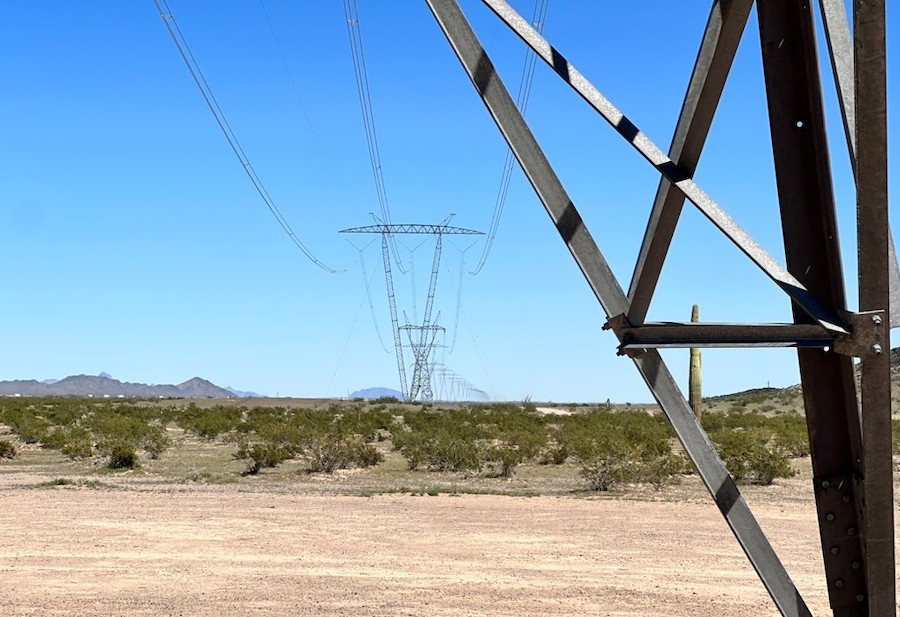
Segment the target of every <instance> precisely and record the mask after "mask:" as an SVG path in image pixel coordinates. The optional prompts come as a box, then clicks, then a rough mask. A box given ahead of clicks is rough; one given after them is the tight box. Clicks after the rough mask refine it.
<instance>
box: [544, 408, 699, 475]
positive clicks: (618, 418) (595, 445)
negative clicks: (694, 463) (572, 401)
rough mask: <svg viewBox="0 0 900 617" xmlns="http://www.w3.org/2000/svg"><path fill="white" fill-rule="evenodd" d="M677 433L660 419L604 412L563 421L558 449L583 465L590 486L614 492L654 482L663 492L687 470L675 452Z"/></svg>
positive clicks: (591, 413)
mask: <svg viewBox="0 0 900 617" xmlns="http://www.w3.org/2000/svg"><path fill="white" fill-rule="evenodd" d="M671 438H672V432H671V429H670V428H669V425H668V423H666V422H665V420H664V419H663V418H662V417H660V416H651V415H649V414H646V413H644V412H632V411H625V412H616V411H611V410H605V409H600V410H596V411H592V412H590V413H585V414H575V415H572V416H567V417H565V418H562V419H561V420H560V426H559V428H558V429H557V431H556V441H557V443H558V444H559V445H558V447H559V448H561V449H564V451H565V452H568V453H570V454H571V455H572V456H574V457H575V458H576V459H577V460H578V461H579V463H580V464H581V475H582V477H584V478H585V480H587V484H588V488H589V489H590V490H595V491H608V490H612V489H614V488H616V487H618V486H621V485H623V484H632V483H644V482H649V483H651V484H653V485H654V486H655V487H657V488H659V487H661V486H662V485H663V484H666V483H668V482H671V481H672V480H673V479H674V478H675V477H676V476H677V474H680V473H682V472H683V471H684V469H685V465H684V463H683V459H682V458H681V457H679V456H676V455H674V454H673V453H672V449H671Z"/></svg>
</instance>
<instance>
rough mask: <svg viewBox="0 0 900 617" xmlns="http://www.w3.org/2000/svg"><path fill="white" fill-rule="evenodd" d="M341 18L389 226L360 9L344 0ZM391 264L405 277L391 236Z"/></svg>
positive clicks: (350, 0)
mask: <svg viewBox="0 0 900 617" xmlns="http://www.w3.org/2000/svg"><path fill="white" fill-rule="evenodd" d="M344 15H345V17H346V20H347V35H348V36H349V39H350V55H351V57H352V58H353V73H354V75H355V76H356V90H357V93H358V95H359V106H360V111H361V112H362V119H363V126H364V128H365V133H366V144H367V146H368V149H369V160H370V162H371V164H372V177H373V178H374V180H375V193H376V195H377V196H378V205H379V207H380V208H381V219H382V221H384V222H385V223H387V224H388V225H390V224H391V209H390V205H389V204H388V198H387V191H386V190H385V186H384V174H383V173H382V168H381V153H380V152H379V150H378V134H377V131H376V126H375V113H374V111H373V109H372V95H371V92H370V91H369V76H368V69H367V67H366V54H365V48H364V47H363V39H362V30H361V28H360V25H359V7H358V6H357V3H356V0H344ZM388 241H389V244H390V248H391V252H392V254H393V256H394V262H395V263H396V264H397V269H398V270H400V272H401V273H403V274H406V270H405V269H404V268H403V262H402V261H401V260H400V255H399V253H398V252H397V247H396V245H395V243H394V238H393V236H392V235H388Z"/></svg>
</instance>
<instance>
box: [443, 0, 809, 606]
mask: <svg viewBox="0 0 900 617" xmlns="http://www.w3.org/2000/svg"><path fill="white" fill-rule="evenodd" d="M426 1H427V3H428V6H429V8H430V9H431V11H432V13H433V14H434V16H435V19H436V20H437V21H438V24H439V25H440V27H441V29H442V30H443V32H444V34H445V35H446V37H447V40H448V41H449V42H450V45H451V47H452V48H453V50H454V51H455V53H456V55H457V57H458V58H459V60H460V62H461V63H462V65H463V67H464V68H465V70H466V73H467V74H468V75H469V77H470V78H471V80H472V82H473V84H474V86H475V88H476V90H477V91H478V93H479V95H480V96H481V98H482V100H483V102H484V103H485V106H486V107H487V109H488V111H489V112H490V114H491V116H492V117H493V118H494V121H495V122H496V123H497V126H498V128H499V129H500V132H501V133H502V134H503V136H504V138H505V139H506V141H507V143H508V144H509V147H510V149H511V150H512V151H513V153H514V154H515V156H516V158H517V159H518V161H519V164H520V165H521V166H522V169H523V170H524V172H525V175H526V176H527V178H528V180H529V182H530V183H531V184H532V186H533V187H534V190H535V192H536V193H537V195H538V197H539V198H540V200H541V202H542V203H543V204H544V207H545V208H546V210H547V213H548V214H549V215H550V218H551V220H552V221H553V224H554V225H555V226H556V228H557V231H558V232H559V234H560V236H561V237H562V239H563V241H564V242H565V243H566V246H567V247H568V248H569V251H570V252H571V253H572V256H573V258H574V259H575V261H576V263H577V264H578V266H579V268H581V271H582V274H583V275H584V277H585V279H586V280H587V282H588V284H589V285H590V287H591V289H592V290H593V292H594V294H595V295H596V297H597V299H598V301H599V302H600V304H601V305H602V306H603V309H604V310H605V311H606V314H607V317H610V316H613V315H619V314H621V313H625V312H626V311H627V309H628V299H627V297H626V295H625V292H624V291H623V289H622V287H621V286H620V285H619V283H618V281H617V280H616V278H615V277H614V275H613V273H612V271H611V270H610V268H609V265H608V263H607V262H606V259H605V258H604V257H603V255H602V253H601V252H600V250H599V249H598V248H597V245H596V244H595V243H594V240H593V238H592V237H591V235H590V233H589V232H588V230H587V228H586V227H585V225H584V222H583V220H582V219H581V216H580V214H579V213H578V210H577V209H576V207H575V205H574V204H573V203H572V201H571V199H570V198H569V196H568V194H567V193H566V191H565V189H564V188H563V186H562V184H561V182H560V181H559V178H558V177H557V176H556V173H555V172H554V171H553V169H552V167H551V166H550V163H549V162H548V161H547V159H546V157H545V156H544V153H543V152H542V150H541V148H540V146H539V145H538V144H537V141H536V140H535V139H534V136H533V135H532V134H531V131H530V130H529V129H528V126H527V124H526V123H525V120H524V119H523V118H522V115H521V114H520V113H519V110H518V109H517V108H516V105H515V103H514V102H513V100H512V97H510V95H509V92H508V91H507V89H506V87H505V86H504V85H503V83H502V82H501V80H500V77H499V76H498V75H497V73H496V71H495V70H494V67H493V64H492V63H491V61H490V59H489V58H488V56H487V54H486V52H485V51H484V49H483V48H482V46H481V44H480V43H479V41H478V39H477V37H476V36H475V33H474V32H473V31H472V29H471V26H470V25H469V23H468V21H467V20H466V18H465V16H464V15H463V13H462V11H461V10H460V8H459V6H458V5H457V3H456V1H455V0H426ZM633 361H634V363H635V366H636V367H637V369H638V371H639V372H640V373H641V376H642V377H643V378H644V381H645V382H646V383H647V385H648V387H649V388H650V390H651V392H652V393H653V396H654V397H655V398H656V400H657V401H658V402H659V404H660V406H661V407H662V408H663V410H664V411H665V413H666V415H667V417H668V418H669V421H670V422H671V423H672V426H673V428H674V430H675V433H676V435H677V436H678V438H679V440H680V441H681V443H682V445H683V446H684V448H685V452H687V454H688V456H689V457H690V458H691V460H692V461H693V462H694V464H695V465H696V467H697V471H698V473H699V475H700V477H701V478H702V479H703V482H704V484H705V485H706V487H707V489H708V490H709V492H710V494H711V495H712V496H713V499H714V500H715V502H716V505H717V506H718V507H719V510H720V512H721V513H722V515H723V516H724V518H725V520H726V521H727V522H728V525H729V526H730V527H731V529H732V532H733V533H734V535H735V537H736V538H737V539H738V542H739V543H740V544H741V547H742V548H743V549H744V551H745V553H746V554H747V557H748V559H749V560H750V562H751V564H752V565H753V567H754V568H755V569H756V571H757V573H758V574H759V576H760V578H761V579H762V581H763V584H764V585H765V586H766V589H767V590H768V591H769V593H770V595H771V596H772V598H773V600H774V601H775V604H776V605H777V606H778V608H779V610H780V611H781V612H782V614H784V615H788V616H792V617H793V616H797V617H799V616H808V615H810V612H809V609H808V608H807V606H806V603H805V602H804V601H803V599H802V597H801V596H800V594H799V592H798V591H797V589H796V587H795V586H794V584H793V582H792V581H791V579H790V577H789V576H788V574H787V572H786V571H785V569H784V567H783V565H782V564H781V562H780V561H779V559H778V556H777V555H776V554H775V551H774V550H773V549H772V546H771V545H770V544H769V541H768V539H767V538H766V536H765V534H764V533H763V532H762V530H761V529H760V527H759V525H758V523H757V522H756V519H755V518H754V517H753V514H752V513H751V512H750V509H749V507H748V506H747V503H746V502H745V501H744V499H743V497H742V496H741V494H740V491H739V490H738V488H737V486H736V485H735V484H734V481H733V480H732V478H731V476H729V475H728V472H727V471H726V469H725V465H724V464H723V463H722V460H721V459H720V458H719V456H718V454H717V453H716V450H715V448H714V447H713V445H712V443H710V441H709V439H708V437H707V436H706V433H705V432H704V431H703V429H702V427H701V426H700V423H699V421H698V419H697V417H696V416H695V415H694V414H693V412H692V411H691V409H690V407H689V406H688V404H687V401H686V400H685V398H684V396H683V395H682V393H681V391H680V390H679V388H678V386H677V384H676V383H675V380H674V379H673V378H672V375H671V373H669V371H668V369H667V367H666V365H665V363H664V362H663V361H662V358H661V357H660V356H659V353H658V352H656V351H655V350H648V351H647V352H646V353H645V354H642V355H641V356H640V357H637V358H633Z"/></svg>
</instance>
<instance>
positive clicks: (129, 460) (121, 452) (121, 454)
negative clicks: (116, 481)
mask: <svg viewBox="0 0 900 617" xmlns="http://www.w3.org/2000/svg"><path fill="white" fill-rule="evenodd" d="M107 455H108V456H109V462H108V463H107V467H109V468H110V469H134V468H136V467H139V465H138V455H137V452H135V450H134V447H133V446H131V445H128V444H124V443H117V444H112V445H111V446H109V448H108V451H107Z"/></svg>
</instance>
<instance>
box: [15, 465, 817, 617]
mask: <svg viewBox="0 0 900 617" xmlns="http://www.w3.org/2000/svg"><path fill="white" fill-rule="evenodd" d="M25 479H26V478H19V480H25ZM14 480H15V479H14V478H11V477H9V476H7V477H6V482H4V483H3V484H2V485H0V500H2V503H3V504H4V507H3V508H2V509H0V530H2V533H0V538H2V540H0V590H2V593H0V612H2V614H4V615H217V616H230V615H317V616H338V615H340V616H344V615H346V616H351V615H352V616H354V617H355V616H360V615H363V616H367V615H372V616H376V615H391V616H394V615H397V616H399V615H409V616H415V617H427V616H462V615H491V616H506V615H508V616H511V617H512V616H517V617H518V616H531V615H534V616H537V615H541V616H546V615H551V616H552V615H609V616H613V615H616V616H618V615H670V616H681V615H690V616H692V617H704V616H714V615H715V616H717V617H718V616H723V615H730V616H749V615H754V616H755V615H776V614H777V613H776V611H775V609H774V608H773V606H772V605H771V602H770V601H769V599H768V596H767V595H766V594H765V592H764V590H763V588H762V586H761V584H760V583H759V581H758V579H757V578H756V576H755V574H754V572H753V571H752V569H751V567H750V566H749V564H748V563H747V561H746V559H745V557H744V556H743V554H742V552H741V551H740V549H739V548H738V546H737V544H736V542H735V541H734V539H733V538H732V536H731V535H730V533H729V531H728V530H727V527H726V525H725V524H724V522H723V521H722V519H721V518H720V516H719V514H718V513H717V511H716V509H715V508H714V507H713V506H712V505H711V504H710V503H706V501H705V500H702V501H701V500H696V501H670V500H661V501H640V500H628V499H593V498H592V499H585V498H577V497H511V496H496V495H439V496H411V495H386V496H377V497H350V496H333V495H332V496H321V495H308V494H291V493H290V492H289V491H287V492H286V491H270V490H263V491H251V490H248V489H247V488H241V487H238V486H233V485H232V486H195V487H188V488H184V487H178V486H174V485H173V486H172V487H170V488H154V489H153V490H129V489H122V488H119V489H113V490H109V489H102V488H101V489H89V488H84V487H72V486H62V487H57V488H34V487H27V486H24V485H22V484H21V483H20V482H17V481H14ZM802 486H803V488H805V483H802ZM800 487H801V484H798V485H797V487H793V486H786V487H782V489H780V490H778V489H773V490H776V492H775V493H771V492H770V493H766V494H764V493H760V495H769V497H762V498H759V499H757V500H756V501H758V502H759V503H754V504H753V505H754V509H755V511H756V513H757V516H758V517H759V519H760V521H761V523H762V524H763V526H764V528H765V529H766V530H767V532H768V533H769V535H770V537H771V538H772V541H773V543H774V544H775V546H776V549H777V550H778V551H779V553H780V554H781V556H782V559H783V560H784V561H785V563H786V565H787V567H788V570H789V571H790V572H791V573H792V575H793V577H794V580H795V582H796V584H797V586H798V587H799V589H800V590H801V592H802V593H803V595H804V596H805V597H806V599H807V602H808V603H809V604H810V606H811V608H812V609H813V611H814V613H815V614H818V615H824V614H826V612H827V600H826V599H825V590H824V586H823V582H822V569H821V565H820V562H821V558H820V556H819V554H818V547H817V532H816V527H815V513H814V508H813V504H812V500H811V498H810V499H805V498H804V499H797V498H785V499H781V498H772V497H771V496H772V495H776V496H779V495H780V496H785V495H797V494H798V493H799V491H798V490H795V489H800ZM751 502H753V499H751Z"/></svg>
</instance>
